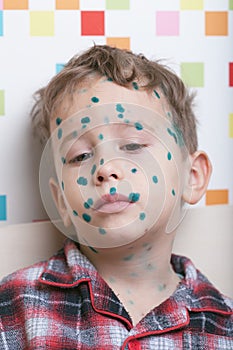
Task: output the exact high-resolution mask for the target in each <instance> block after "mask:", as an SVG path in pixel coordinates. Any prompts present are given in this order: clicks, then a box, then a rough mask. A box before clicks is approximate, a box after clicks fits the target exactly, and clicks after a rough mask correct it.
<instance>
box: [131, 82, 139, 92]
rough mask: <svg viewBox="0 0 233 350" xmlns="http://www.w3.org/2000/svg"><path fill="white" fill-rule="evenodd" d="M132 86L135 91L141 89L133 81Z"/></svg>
mask: <svg viewBox="0 0 233 350" xmlns="http://www.w3.org/2000/svg"><path fill="white" fill-rule="evenodd" d="M132 85H133V88H134V90H138V89H139V86H138V84H137V83H136V81H133V82H132Z"/></svg>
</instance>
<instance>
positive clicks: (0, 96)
mask: <svg viewBox="0 0 233 350" xmlns="http://www.w3.org/2000/svg"><path fill="white" fill-rule="evenodd" d="M4 114H5V91H4V90H0V115H4Z"/></svg>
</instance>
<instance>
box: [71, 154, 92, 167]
mask: <svg viewBox="0 0 233 350" xmlns="http://www.w3.org/2000/svg"><path fill="white" fill-rule="evenodd" d="M92 156H93V153H92V152H91V153H87V152H85V153H82V154H79V155H78V156H76V157H74V158H72V159H71V160H69V164H74V163H81V162H83V161H85V160H87V159H89V158H91V157H92Z"/></svg>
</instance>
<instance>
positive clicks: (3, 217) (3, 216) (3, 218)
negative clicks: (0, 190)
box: [0, 195, 6, 221]
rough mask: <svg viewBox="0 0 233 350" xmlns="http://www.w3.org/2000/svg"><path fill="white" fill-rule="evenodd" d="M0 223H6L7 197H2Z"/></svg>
mask: <svg viewBox="0 0 233 350" xmlns="http://www.w3.org/2000/svg"><path fill="white" fill-rule="evenodd" d="M0 221H6V196H2V195H0Z"/></svg>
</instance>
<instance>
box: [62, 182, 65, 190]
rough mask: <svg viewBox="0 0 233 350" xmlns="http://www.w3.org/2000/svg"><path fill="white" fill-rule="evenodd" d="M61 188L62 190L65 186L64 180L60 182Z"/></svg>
mask: <svg viewBox="0 0 233 350" xmlns="http://www.w3.org/2000/svg"><path fill="white" fill-rule="evenodd" d="M61 188H62V189H63V191H64V188H65V186H64V182H63V181H62V182H61Z"/></svg>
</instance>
